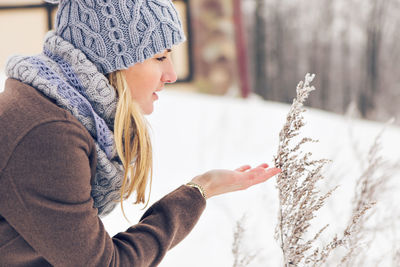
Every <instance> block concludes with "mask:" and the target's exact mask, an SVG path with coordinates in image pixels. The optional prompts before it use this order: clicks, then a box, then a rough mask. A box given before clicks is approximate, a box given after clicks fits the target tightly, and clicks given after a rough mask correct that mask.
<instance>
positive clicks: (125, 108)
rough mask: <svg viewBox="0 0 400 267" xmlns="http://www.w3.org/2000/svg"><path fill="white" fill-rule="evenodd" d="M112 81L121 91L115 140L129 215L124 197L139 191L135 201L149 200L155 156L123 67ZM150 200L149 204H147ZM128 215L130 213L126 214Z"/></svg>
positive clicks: (111, 76)
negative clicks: (147, 195)
mask: <svg viewBox="0 0 400 267" xmlns="http://www.w3.org/2000/svg"><path fill="white" fill-rule="evenodd" d="M108 80H109V81H110V83H111V85H112V86H113V87H114V88H115V90H116V92H117V94H118V104H117V111H116V114H115V122H114V139H115V144H116V148H117V152H118V155H119V157H120V159H121V161H122V164H123V166H124V169H125V173H124V179H123V183H122V188H121V192H120V196H121V197H120V203H121V209H122V212H123V214H124V216H125V212H124V207H123V200H125V199H127V198H129V197H130V195H131V194H132V193H133V192H134V191H135V192H136V200H135V202H134V203H135V204H138V203H144V202H145V192H146V186H147V183H148V180H149V179H150V191H149V194H150V192H151V181H152V176H153V156H152V146H151V142H150V135H149V130H148V124H147V121H146V119H145V118H144V116H143V114H142V111H141V109H140V107H139V105H138V104H137V103H136V102H135V101H134V100H133V99H132V97H131V93H130V89H129V87H128V83H127V81H126V79H125V75H124V73H123V72H122V71H121V70H118V71H115V72H112V73H110V74H109V75H108ZM147 204H148V202H147V203H146V206H147ZM125 218H126V216H125Z"/></svg>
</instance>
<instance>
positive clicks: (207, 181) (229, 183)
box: [192, 163, 281, 198]
mask: <svg viewBox="0 0 400 267" xmlns="http://www.w3.org/2000/svg"><path fill="white" fill-rule="evenodd" d="M267 168H268V164H266V163H263V164H261V165H260V166H258V167H256V168H253V169H252V168H251V167H250V165H244V166H242V167H239V168H237V169H235V170H234V171H231V170H211V171H208V172H206V173H204V174H202V175H199V176H196V177H194V178H193V179H192V182H194V183H196V184H199V185H201V186H202V187H203V188H204V191H205V193H206V195H207V198H210V197H213V196H216V195H221V194H225V193H228V192H233V191H238V190H244V189H247V188H249V187H250V186H253V185H256V184H259V183H262V182H265V181H266V180H267V179H269V178H271V177H272V176H274V175H275V174H277V173H279V172H281V170H280V169H278V168H269V169H267Z"/></svg>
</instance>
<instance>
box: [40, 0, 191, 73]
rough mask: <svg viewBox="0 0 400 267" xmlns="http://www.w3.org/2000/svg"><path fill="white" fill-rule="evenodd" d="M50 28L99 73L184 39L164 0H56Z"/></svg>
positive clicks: (170, 6) (173, 12)
mask: <svg viewBox="0 0 400 267" xmlns="http://www.w3.org/2000/svg"><path fill="white" fill-rule="evenodd" d="M47 1H48V2H52V3H54V2H58V1H54V0H47ZM55 30H56V34H57V35H58V36H61V37H62V38H63V39H65V40H67V41H68V42H70V43H71V44H72V45H74V47H76V48H78V49H80V50H81V51H82V52H83V53H85V54H86V56H87V57H88V58H89V60H90V61H92V62H93V63H94V64H95V65H96V66H97V68H98V70H99V71H100V72H102V73H104V74H106V73H110V72H113V71H115V70H119V69H126V68H128V67H130V66H131V65H134V64H135V63H137V62H143V61H144V60H146V59H148V58H150V57H152V56H154V55H155V54H158V53H160V52H162V51H164V50H165V49H167V48H171V47H172V46H173V45H176V44H178V43H181V42H183V41H185V40H186V37H185V34H184V32H183V28H182V23H181V20H180V18H179V14H178V12H177V11H176V9H175V7H174V5H173V3H172V2H171V1H170V0H68V1H60V4H59V9H58V12H57V17H56V23H55Z"/></svg>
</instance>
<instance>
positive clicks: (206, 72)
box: [0, 0, 400, 121]
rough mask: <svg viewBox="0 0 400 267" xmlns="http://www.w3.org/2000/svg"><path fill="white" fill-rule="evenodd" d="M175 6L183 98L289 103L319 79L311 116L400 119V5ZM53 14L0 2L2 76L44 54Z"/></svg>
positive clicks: (251, 2)
mask: <svg viewBox="0 0 400 267" xmlns="http://www.w3.org/2000/svg"><path fill="white" fill-rule="evenodd" d="M174 3H175V5H176V6H177V7H178V9H179V12H180V14H181V16H182V19H183V21H184V27H185V31H186V32H187V36H188V42H186V43H184V44H182V45H180V46H178V47H176V48H175V49H174V53H173V55H174V62H175V66H176V69H177V72H178V76H179V77H180V83H178V84H176V85H174V86H173V87H174V88H175V89H182V90H189V91H196V92H202V93H208V94H214V95H229V96H238V97H248V96H249V95H250V94H254V93H255V94H257V95H259V96H261V97H262V98H264V99H266V100H272V101H278V102H284V103H290V102H291V101H292V98H293V97H294V95H295V90H294V88H295V86H296V85H297V83H298V81H299V80H301V79H302V78H303V77H304V75H305V73H307V72H311V73H315V74H316V75H317V76H316V79H315V82H314V85H315V86H316V88H317V89H318V90H317V91H316V92H314V93H313V94H312V95H311V97H310V99H309V102H308V104H309V105H310V106H312V107H315V108H320V109H324V110H328V111H333V112H336V113H340V114H343V113H345V112H346V111H347V110H348V108H349V106H352V107H356V108H357V110H358V113H359V116H360V117H363V118H367V119H372V120H380V121H386V120H387V119H388V118H390V117H392V116H397V115H399V113H400V108H399V106H400V105H399V104H398V103H400V90H399V89H400V75H399V68H398V67H397V66H398V65H399V63H400V42H399V41H400V40H399V39H400V34H399V30H398V29H399V27H400V17H399V16H398V14H399V11H400V1H399V0H335V1H332V0H307V1H304V0H303V1H302V0H201V1H200V0H191V1H188V0H175V1H174ZM55 10H56V6H55V5H51V4H48V3H45V2H43V1H39V0H18V1H15V0H0V36H1V39H2V42H1V50H0V71H2V70H3V69H4V66H5V62H6V60H7V58H8V57H9V56H10V55H12V54H27V55H30V54H35V53H39V52H40V51H41V48H42V41H43V37H44V35H45V33H46V32H47V31H48V30H49V29H51V28H52V27H53V21H54V16H55ZM170 87H171V86H170ZM351 104H353V105H351Z"/></svg>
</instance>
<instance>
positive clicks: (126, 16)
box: [0, 0, 279, 266]
mask: <svg viewBox="0 0 400 267" xmlns="http://www.w3.org/2000/svg"><path fill="white" fill-rule="evenodd" d="M52 2H56V1H54V0H53V1H52ZM59 2H60V3H59V8H58V12H57V19H56V26H55V29H54V31H50V32H49V33H47V35H46V37H45V41H44V46H43V52H42V53H41V54H39V55H36V56H28V57H25V56H14V57H11V58H10V60H9V61H8V63H7V67H6V74H7V76H8V77H9V78H8V79H7V81H6V85H5V91H4V92H3V93H2V94H0V266H156V265H157V264H159V263H160V261H161V259H162V258H163V256H164V255H165V253H166V252H167V251H168V250H169V249H170V248H172V247H173V246H175V245H176V244H177V243H178V242H180V241H181V240H182V239H183V238H184V237H185V236H186V235H187V234H188V233H189V232H190V231H191V229H192V228H193V227H194V225H195V224H196V222H197V220H198V218H199V216H200V215H201V213H202V211H203V210H204V208H205V205H206V199H207V198H210V197H213V196H216V195H220V194H224V193H228V192H232V191H237V190H242V189H245V188H248V187H250V186H252V185H255V184H258V183H261V182H263V181H265V180H267V179H268V178H270V177H272V176H273V175H275V174H277V173H278V172H279V169H276V168H269V169H268V166H267V164H261V165H260V166H259V167H257V168H251V167H250V166H248V165H244V166H242V167H240V168H238V169H236V170H232V171H231V170H211V171H209V172H206V173H204V174H201V175H198V176H196V177H194V178H193V179H191V181H190V182H189V183H187V184H184V185H182V186H180V187H179V188H177V189H176V190H175V191H173V192H171V193H169V194H168V195H166V196H165V197H163V198H162V199H161V200H159V201H158V202H156V203H155V204H154V205H152V206H151V207H150V208H149V209H148V210H147V211H146V212H145V214H144V215H143V217H142V218H141V220H140V222H139V223H138V224H136V225H133V226H132V227H130V228H129V229H128V230H127V231H125V232H121V233H119V234H117V235H116V236H114V237H112V238H111V237H110V236H109V235H108V234H107V232H106V231H105V229H104V227H103V225H102V223H101V220H100V218H99V217H100V216H105V215H107V214H108V213H109V212H110V211H111V210H112V209H113V208H114V207H115V206H116V204H118V202H120V203H121V207H122V201H123V200H124V199H127V198H128V197H129V196H131V195H132V193H134V197H135V198H136V201H135V202H136V203H143V202H145V191H146V186H147V185H148V184H149V180H150V182H151V176H152V150H151V142H150V138H149V134H148V130H147V126H146V121H145V119H144V117H143V116H144V115H146V114H150V113H152V111H153V103H154V101H156V100H157V99H158V96H157V92H158V91H160V90H163V88H164V85H165V84H166V83H173V82H175V81H176V79H177V77H176V74H175V71H174V68H173V66H172V62H171V58H170V52H171V48H172V47H173V45H176V44H178V43H180V42H182V41H184V40H185V36H184V34H183V31H182V24H181V21H180V19H179V16H178V13H177V11H176V10H175V8H174V6H173V4H172V3H171V2H170V0H136V1H133V0H118V1H117V0H61V1H59Z"/></svg>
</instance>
